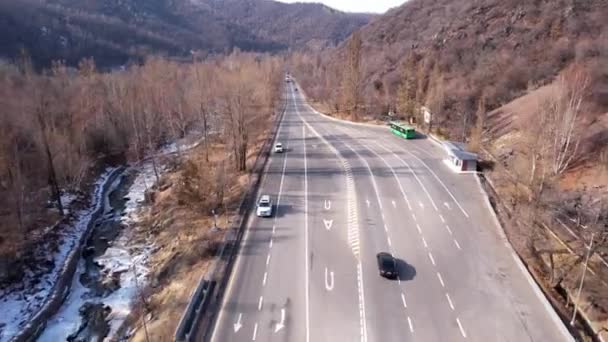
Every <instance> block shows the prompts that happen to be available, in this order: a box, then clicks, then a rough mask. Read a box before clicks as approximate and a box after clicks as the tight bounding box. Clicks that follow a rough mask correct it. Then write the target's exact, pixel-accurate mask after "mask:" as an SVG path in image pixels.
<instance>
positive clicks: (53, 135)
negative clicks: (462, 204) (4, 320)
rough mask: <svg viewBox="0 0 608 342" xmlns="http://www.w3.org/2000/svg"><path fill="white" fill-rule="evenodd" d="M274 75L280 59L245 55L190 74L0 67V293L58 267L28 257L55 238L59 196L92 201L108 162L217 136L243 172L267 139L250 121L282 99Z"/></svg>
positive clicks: (186, 68)
mask: <svg viewBox="0 0 608 342" xmlns="http://www.w3.org/2000/svg"><path fill="white" fill-rule="evenodd" d="M280 72H281V68H280V63H279V60H278V59H276V58H272V57H268V58H263V56H261V55H250V54H243V53H237V54H233V55H231V56H229V57H227V58H225V59H222V60H211V61H208V62H204V63H194V64H187V65H184V64H179V63H174V62H170V61H167V60H164V59H159V58H152V59H150V60H148V61H147V62H146V63H145V64H144V65H142V66H133V67H130V68H128V69H127V70H125V71H123V72H115V73H108V74H102V73H99V72H97V71H96V68H95V64H94V63H93V61H92V60H84V61H82V62H81V63H80V65H79V68H78V69H77V70H75V69H71V68H68V67H66V66H65V65H63V64H61V63H55V64H54V66H53V67H52V68H51V69H50V70H47V71H45V72H44V73H41V74H39V73H35V72H34V71H33V70H32V68H31V65H30V64H29V63H28V60H27V59H25V60H24V61H23V62H22V63H21V65H20V67H19V68H17V67H13V66H6V65H5V66H3V67H2V68H1V69H0V108H2V109H1V110H0V130H1V131H0V132H1V134H0V139H1V141H0V208H3V210H2V211H0V218H1V219H0V286H3V285H5V282H6V283H8V284H10V283H12V282H15V281H19V280H20V279H21V278H22V277H23V276H24V267H26V266H27V265H26V264H27V263H33V264H35V265H38V264H39V265H46V266H48V267H60V266H61V265H48V263H43V262H40V261H39V260H38V261H37V260H28V258H26V257H24V256H26V255H28V253H29V252H30V251H32V250H33V249H36V248H39V246H40V245H41V244H43V243H44V242H45V240H47V239H49V237H48V236H45V234H46V233H50V234H52V233H53V231H50V232H49V231H47V230H46V229H45V228H46V227H47V226H49V225H50V224H51V223H52V222H55V221H56V220H57V219H58V218H61V216H62V211H61V210H60V209H59V208H62V203H61V201H60V198H59V196H58V194H59V192H64V191H68V192H70V193H76V194H78V193H83V192H86V191H88V189H89V188H88V187H87V184H88V183H89V181H90V180H91V179H94V178H95V177H96V176H97V172H98V171H99V170H98V168H99V167H100V166H103V165H105V163H107V162H108V160H112V161H114V162H123V163H124V162H125V161H129V162H137V161H140V160H142V159H143V158H144V157H146V156H150V155H151V154H153V153H155V151H156V150H157V149H158V148H159V147H160V146H161V145H162V144H165V143H167V142H171V141H174V140H176V139H179V138H181V137H183V136H185V135H186V134H187V133H188V132H198V134H200V135H201V136H202V137H206V136H207V134H208V133H211V132H215V133H216V134H217V133H218V132H223V133H224V134H223V135H221V137H220V138H221V139H222V140H221V141H222V142H223V143H224V144H225V145H226V146H227V147H226V148H227V149H229V151H230V155H231V164H230V165H227V166H226V167H230V168H232V169H234V171H235V172H237V173H240V172H243V171H244V170H245V167H246V164H245V163H246V158H247V156H248V155H249V152H250V150H251V148H252V145H253V144H254V141H253V139H255V137H256V136H257V135H258V134H260V132H261V129H263V127H260V125H257V124H256V122H257V121H258V120H256V119H255V118H256V117H257V116H256V115H259V116H261V117H264V116H265V115H270V114H269V113H272V112H273V110H274V106H275V105H276V104H277V101H278V99H279V96H280V88H279V87H280V85H281V82H280ZM25 99H27V101H26V100H25ZM260 122H262V121H260ZM205 141H206V140H205ZM203 145H204V147H207V144H206V143H203ZM153 160H154V159H153ZM83 204H84V203H83ZM71 219H72V218H71V217H70V216H69V215H66V216H65V217H63V220H64V221H65V222H69V220H71ZM39 254H42V253H39ZM46 266H45V267H46ZM45 267H42V268H40V267H37V271H36V272H45V270H44V268H45Z"/></svg>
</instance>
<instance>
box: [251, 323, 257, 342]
mask: <svg viewBox="0 0 608 342" xmlns="http://www.w3.org/2000/svg"><path fill="white" fill-rule="evenodd" d="M257 336H258V324H257V323H256V324H255V325H254V326H253V337H252V338H251V340H252V341H255V339H256V337H257Z"/></svg>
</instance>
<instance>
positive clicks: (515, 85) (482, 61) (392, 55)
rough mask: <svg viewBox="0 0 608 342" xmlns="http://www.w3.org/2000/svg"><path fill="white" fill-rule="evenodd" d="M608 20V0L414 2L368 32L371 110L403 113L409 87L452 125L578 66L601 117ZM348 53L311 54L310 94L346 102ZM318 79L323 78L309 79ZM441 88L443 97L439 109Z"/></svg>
mask: <svg viewBox="0 0 608 342" xmlns="http://www.w3.org/2000/svg"><path fill="white" fill-rule="evenodd" d="M606 22H608V6H606V3H605V1H603V0H591V1H570V0H558V1H521V0H507V1H497V0H484V1H476V0H449V1H448V0H441V1H430V0H412V1H408V2H407V3H405V4H404V5H402V6H401V7H399V8H396V9H393V10H391V11H389V12H388V13H387V14H385V15H383V16H382V17H380V18H377V19H376V20H373V21H372V22H371V23H370V24H369V25H367V26H365V27H364V28H362V29H361V33H360V36H361V39H362V42H363V45H362V67H361V73H362V79H363V84H362V86H363V87H364V89H365V92H364V93H365V94H366V96H365V103H366V111H365V112H366V113H365V114H366V115H369V116H379V115H382V114H383V113H386V112H387V111H388V110H389V109H390V108H393V109H394V108H395V107H396V106H397V101H396V97H397V95H398V94H399V93H400V88H401V87H402V85H407V88H408V90H407V91H406V92H405V93H406V94H407V96H408V97H410V98H412V100H413V101H415V102H417V104H422V105H424V104H429V105H430V106H431V107H437V108H436V113H435V116H436V121H437V122H438V123H442V124H444V126H445V125H449V124H450V123H451V124H452V125H453V124H454V123H455V122H462V121H463V120H462V119H463V116H464V115H471V116H472V114H474V113H475V111H476V110H477V103H478V100H479V99H480V98H481V96H482V94H483V95H484V96H485V98H486V107H487V108H488V109H494V108H497V107H499V106H501V105H503V104H506V103H508V102H509V101H511V100H512V99H514V98H516V97H518V96H521V95H523V94H524V93H525V92H526V91H527V90H528V89H530V88H536V87H538V86H539V85H542V84H546V83H548V82H551V81H552V79H553V78H554V77H555V76H556V75H557V74H558V72H559V71H560V70H562V69H563V68H564V67H565V66H567V65H568V64H570V63H572V62H573V61H577V62H581V63H584V64H586V65H588V66H589V68H590V70H589V71H590V74H591V75H592V77H593V80H592V82H593V84H594V86H593V87H592V90H593V94H592V95H591V100H592V101H593V103H594V104H596V105H597V107H599V108H597V109H596V111H600V110H601V109H605V108H606V107H608V101H607V100H606V99H608V96H607V95H608V86H607V84H608V71H607V68H606V67H605V66H606V65H607V63H608V61H607V59H608V51H607V49H608V27H607V25H606ZM346 55H347V44H346V43H345V44H343V45H342V46H341V47H340V48H338V49H337V50H332V51H329V52H328V53H327V54H325V55H323V56H320V57H316V58H310V57H309V58H308V61H307V62H305V64H306V65H307V66H306V68H308V69H307V72H301V73H299V74H298V76H300V79H301V81H302V83H303V86H305V88H307V89H308V88H310V89H309V92H310V95H311V96H313V97H319V98H324V99H326V100H327V99H337V98H338V96H336V95H337V92H339V91H340V89H341V88H340V87H339V82H340V79H341V77H340V74H341V71H342V62H343V61H344V60H345V58H346ZM297 64H302V63H301V62H300V63H297ZM315 68H319V69H321V70H320V71H318V72H317V70H314V69H315ZM296 73H297V72H296ZM321 75H328V76H327V77H317V76H321ZM329 75H331V76H329ZM311 76H313V77H315V78H316V80H317V81H315V82H312V81H310V82H309V81H308V80H307V78H309V77H311ZM319 80H320V81H319ZM315 83H316V85H315V86H312V85H313V84H315ZM309 85H310V87H309ZM436 88H441V89H442V93H443V96H442V97H443V98H442V99H441V101H439V102H440V103H437V104H436V105H435V104H433V103H432V102H437V100H438V99H432V98H431V97H433V96H431V95H433V94H432V93H433V90H434V89H436ZM401 93H402V94H403V92H401ZM472 122H474V120H469V123H472ZM471 126H472V125H471ZM451 128H452V130H457V131H461V130H462V128H461V127H451ZM467 129H470V127H467Z"/></svg>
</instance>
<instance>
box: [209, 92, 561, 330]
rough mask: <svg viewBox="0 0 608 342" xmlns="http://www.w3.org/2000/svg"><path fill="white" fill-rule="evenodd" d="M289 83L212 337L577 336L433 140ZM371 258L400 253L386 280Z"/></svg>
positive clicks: (469, 182) (478, 193) (470, 182)
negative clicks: (262, 211) (317, 103)
mask: <svg viewBox="0 0 608 342" xmlns="http://www.w3.org/2000/svg"><path fill="white" fill-rule="evenodd" d="M294 88H295V85H294V84H291V83H290V84H289V85H288V87H287V90H286V91H287V94H288V95H287V96H288V99H290V101H289V104H288V106H287V111H286V113H285V115H284V117H283V121H282V122H281V125H280V128H279V131H278V133H277V141H278V142H282V143H283V145H284V146H285V149H286V151H285V153H283V154H273V156H272V157H271V159H270V160H269V163H268V166H267V170H266V171H265V175H264V179H263V181H262V185H261V188H260V192H259V194H260V195H262V194H268V195H270V196H271V197H272V199H273V201H274V204H275V207H274V208H275V212H274V215H273V217H271V218H258V217H252V219H251V220H250V221H249V222H248V230H247V233H246V235H245V237H244V240H243V245H242V248H241V251H240V254H239V256H238V258H237V261H236V265H235V268H234V272H233V274H232V276H231V279H230V282H229V286H228V288H227V291H226V295H225V298H224V302H223V303H222V308H221V311H220V313H219V315H218V318H217V321H216V324H215V326H214V330H213V333H212V340H213V341H217V342H223V341H305V342H310V341H313V342H317V341H361V342H367V341H369V342H372V341H373V342H380V341H382V342H384V341H425V342H426V341H484V342H485V341H516V342H523V341H571V340H572V338H571V337H570V335H569V334H568V332H567V330H566V329H565V327H564V325H563V324H562V323H561V321H559V319H558V317H557V315H556V314H555V312H553V311H552V308H551V307H550V306H549V305H548V303H547V302H546V300H545V299H544V298H543V297H542V294H541V293H540V292H539V290H538V289H537V288H536V287H535V285H533V284H532V283H531V281H530V278H529V276H527V274H526V273H525V272H524V270H523V269H522V267H521V266H520V265H519V264H518V263H517V262H516V260H515V258H514V255H513V252H512V251H511V249H510V248H509V247H508V244H507V243H506V241H505V239H504V237H503V236H502V235H501V234H500V231H499V229H500V228H499V227H498V226H497V223H496V222H495V219H494V217H493V216H492V214H491V211H490V208H488V206H487V204H486V201H485V199H484V195H483V193H482V190H481V188H480V185H479V183H478V181H477V179H476V176H475V175H473V174H456V173H454V172H453V171H452V170H451V169H449V168H448V167H447V166H446V165H445V164H444V162H443V159H444V158H445V152H444V151H443V149H442V148H441V146H439V144H438V143H436V142H433V141H431V140H429V139H425V138H422V139H415V140H407V141H406V140H403V139H401V138H398V137H395V136H393V135H392V134H391V133H390V131H389V130H388V128H386V127H381V126H378V127H373V126H367V125H356V124H352V123H348V122H342V121H339V120H335V119H331V118H328V117H325V116H323V115H321V114H319V113H316V112H315V111H314V110H313V109H312V108H311V107H310V106H309V105H308V104H307V103H306V101H305V99H304V98H303V96H302V95H301V94H300V92H296V91H295V90H294ZM378 252H390V253H392V254H393V255H394V256H395V257H396V258H398V268H399V277H398V279H396V280H388V279H384V278H381V277H380V276H379V274H378V267H377V265H376V254H377V253H378Z"/></svg>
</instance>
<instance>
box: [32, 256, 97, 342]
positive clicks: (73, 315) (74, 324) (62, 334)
mask: <svg viewBox="0 0 608 342" xmlns="http://www.w3.org/2000/svg"><path fill="white" fill-rule="evenodd" d="M84 271H85V266H84V259H81V260H80V261H79V262H78V267H77V268H76V273H75V276H74V278H73V279H72V287H71V288H70V294H69V295H68V297H67V298H66V300H65V303H64V304H63V305H62V306H61V309H60V310H59V312H57V314H55V315H54V316H53V317H52V318H51V319H49V320H48V321H47V325H46V328H45V329H44V331H43V332H42V334H41V335H40V337H39V338H38V341H42V342H45V341H57V342H60V341H66V340H67V338H68V336H70V334H72V333H73V332H75V331H77V330H78V328H79V327H80V323H81V318H80V308H81V305H82V303H83V301H84V299H85V297H86V294H87V293H88V291H89V290H88V289H87V288H86V287H84V286H83V285H82V284H81V283H80V275H81V274H82V273H83V272H84Z"/></svg>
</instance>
